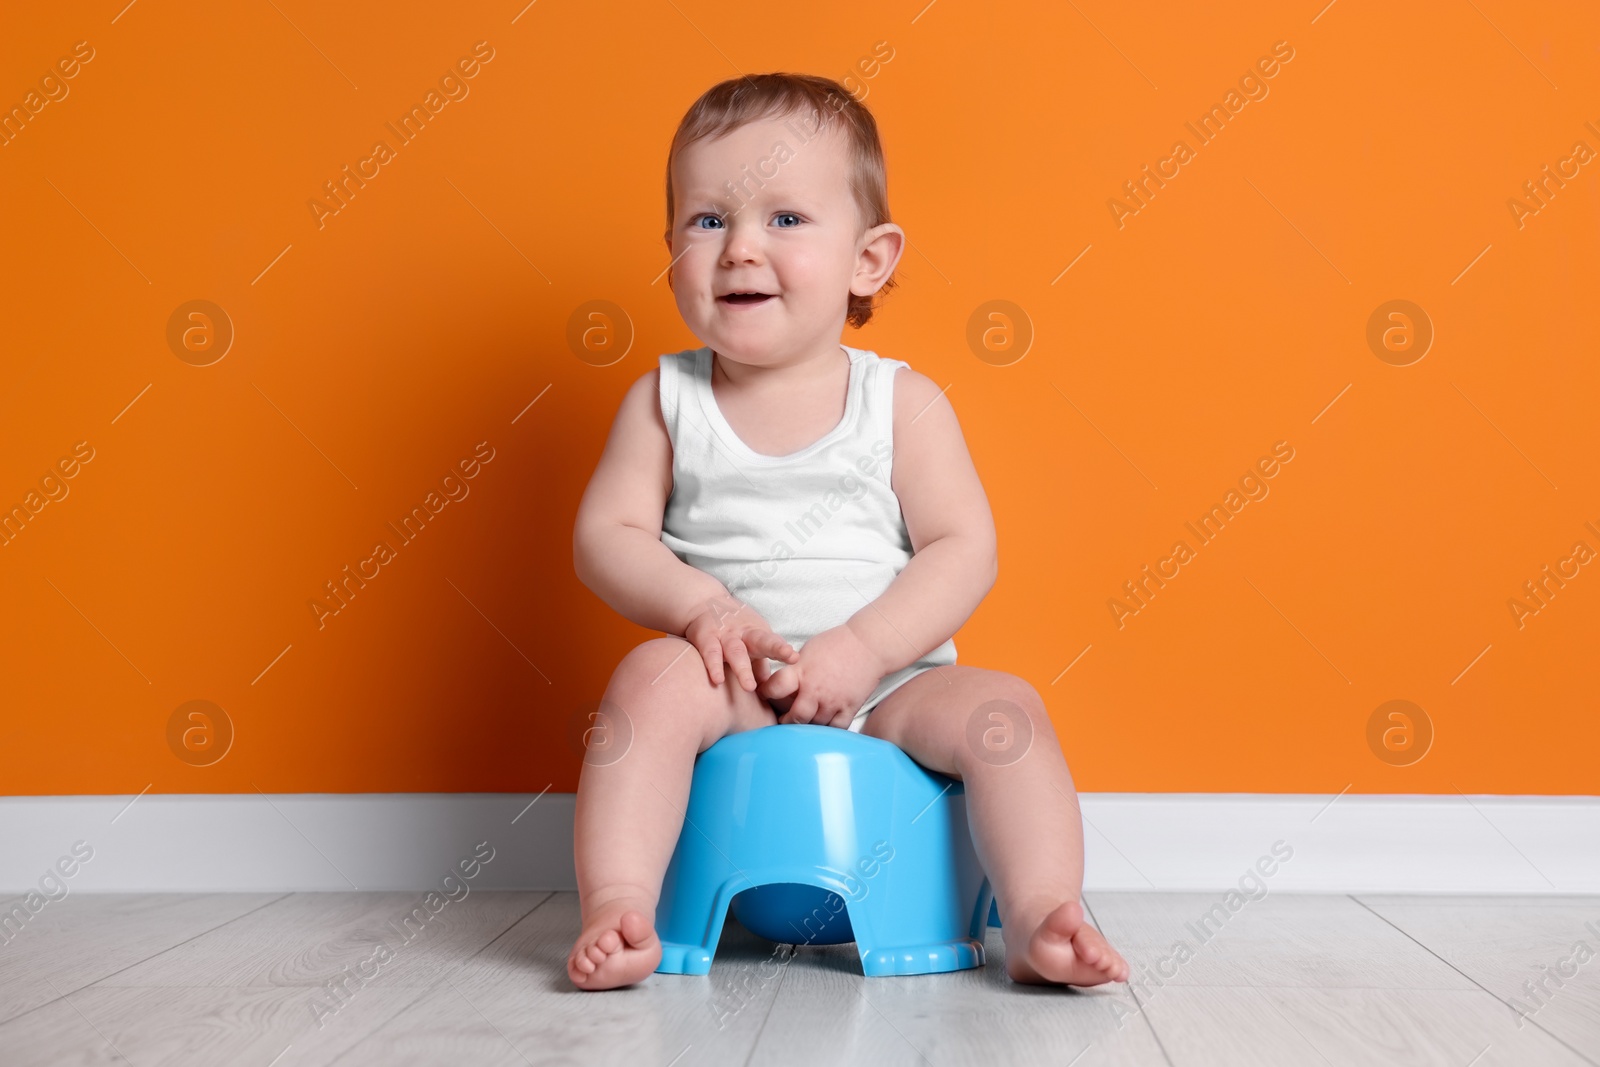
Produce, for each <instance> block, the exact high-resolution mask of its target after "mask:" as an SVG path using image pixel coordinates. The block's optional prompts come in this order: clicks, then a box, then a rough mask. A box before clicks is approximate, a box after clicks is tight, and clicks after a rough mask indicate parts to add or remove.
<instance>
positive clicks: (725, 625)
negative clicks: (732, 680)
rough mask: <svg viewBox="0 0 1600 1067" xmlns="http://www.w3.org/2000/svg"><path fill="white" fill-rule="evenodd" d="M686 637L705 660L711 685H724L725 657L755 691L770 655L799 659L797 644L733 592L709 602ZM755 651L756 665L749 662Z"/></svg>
mask: <svg viewBox="0 0 1600 1067" xmlns="http://www.w3.org/2000/svg"><path fill="white" fill-rule="evenodd" d="M683 636H684V640H686V641H688V642H689V643H690V644H691V645H693V646H694V647H695V649H696V650H698V651H699V653H700V658H701V659H703V660H705V664H706V674H707V675H709V676H710V678H711V684H712V685H721V684H722V679H723V672H722V663H723V661H724V660H726V661H727V662H728V664H729V665H730V666H731V667H732V668H733V673H734V674H736V675H738V676H739V682H740V684H741V685H742V686H743V687H744V689H745V691H746V692H753V691H754V690H755V688H756V685H757V684H758V683H760V682H762V681H764V680H765V679H766V677H767V673H768V672H767V669H766V663H767V659H766V658H767V657H768V656H771V657H772V658H773V659H781V660H783V661H784V662H786V663H794V662H796V661H797V660H799V658H800V653H798V652H796V651H795V650H794V646H793V645H791V644H789V642H787V641H785V640H784V639H783V638H781V637H779V636H778V635H777V634H775V633H773V632H772V627H771V626H769V625H768V624H767V620H766V619H763V618H762V617H761V615H760V614H759V613H758V612H757V611H756V609H755V608H752V607H751V606H750V605H749V604H746V603H744V602H743V601H741V600H738V599H736V598H735V597H733V596H731V595H730V596H726V597H716V598H714V599H712V600H711V601H709V602H708V603H707V605H706V607H705V610H703V611H701V612H700V614H698V615H696V616H695V617H694V618H693V619H691V620H690V621H689V625H688V627H687V628H685V630H684V633H683ZM752 652H754V653H755V654H756V656H757V664H758V666H757V667H756V668H752V667H751V665H750V654H751V653H752ZM757 670H759V671H760V677H759V678H758V677H757V676H756V671H757Z"/></svg>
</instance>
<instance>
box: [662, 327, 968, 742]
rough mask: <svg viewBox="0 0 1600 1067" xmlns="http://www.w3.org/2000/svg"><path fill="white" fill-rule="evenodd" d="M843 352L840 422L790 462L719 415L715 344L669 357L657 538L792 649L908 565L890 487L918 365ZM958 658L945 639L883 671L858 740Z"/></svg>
mask: <svg viewBox="0 0 1600 1067" xmlns="http://www.w3.org/2000/svg"><path fill="white" fill-rule="evenodd" d="M839 347H840V348H842V349H844V351H845V353H846V354H847V355H848V356H849V357H850V384H849V392H848V393H847V394H846V398H845V407H844V418H843V419H841V420H840V421H839V424H838V425H837V426H835V427H834V428H833V429H832V430H830V431H828V433H826V434H824V435H823V436H822V437H821V438H820V439H818V440H817V441H814V442H812V443H811V444H810V445H808V446H806V447H805V448H802V449H800V450H799V451H798V452H791V453H789V454H788V455H786V456H767V455H763V454H761V453H759V452H756V451H754V450H753V449H751V448H750V447H749V446H748V445H746V444H745V443H744V442H743V441H741V440H740V439H739V436H738V435H737V434H735V433H734V432H733V428H732V427H731V426H730V425H729V424H728V422H727V420H726V419H724V418H723V416H722V412H721V410H720V409H719V408H718V407H717V402H716V398H715V397H714V395H713V394H712V391H711V363H712V355H711V349H710V347H709V346H708V347H704V348H695V349H689V350H686V351H683V352H673V353H667V354H664V355H662V356H661V415H662V418H663V419H664V420H665V422H666V425H667V435H668V436H669V437H670V438H671V440H672V493H671V495H670V496H669V497H668V498H667V508H666V514H665V515H664V516H663V519H662V524H661V540H662V542H663V543H664V544H665V545H666V546H667V547H668V548H670V549H671V550H672V552H673V554H674V555H676V556H677V557H678V558H679V559H681V560H683V562H685V563H687V564H689V565H690V566H691V567H695V568H697V569H699V570H702V571H705V572H706V573H707V574H710V575H711V576H712V577H714V578H716V579H717V580H718V581H720V582H721V583H722V584H723V585H724V586H725V587H726V588H727V590H728V591H729V592H730V593H732V594H733V595H734V596H735V597H737V598H738V599H740V600H742V601H744V602H745V603H747V604H749V605H750V606H751V607H752V608H754V609H755V610H756V611H758V612H760V613H761V617H762V618H764V619H766V620H767V622H768V623H770V624H771V626H772V629H773V632H774V633H777V634H778V635H780V636H781V637H783V638H784V640H786V641H788V642H789V643H790V644H791V645H793V646H794V648H795V650H796V651H799V649H800V648H801V646H802V645H804V644H805V643H806V641H808V640H810V639H811V638H812V637H815V636H816V635H817V634H819V633H821V632H822V631H824V630H828V629H832V628H833V627H835V626H841V625H843V624H844V623H845V621H846V620H848V619H849V618H850V616H852V615H854V614H855V613H856V612H858V611H860V610H861V609H862V608H863V607H865V606H866V605H867V604H868V602H870V601H872V600H875V599H877V597H878V596H880V595H881V594H882V593H883V591H884V590H885V589H887V588H888V587H889V583H890V582H892V581H893V580H894V578H895V576H896V575H898V574H899V573H900V572H901V570H903V569H904V568H905V565H906V564H907V563H908V562H910V560H911V537H910V535H909V534H908V533H907V532H906V525H905V519H904V517H903V516H902V515H901V513H900V500H899V498H898V497H896V496H895V493H894V490H893V489H892V488H891V487H890V481H889V471H890V462H891V460H892V458H893V454H894V375H895V372H896V371H897V370H899V369H900V368H901V367H906V366H909V365H910V364H908V363H906V362H905V361H903V360H898V359H883V358H881V357H879V356H878V355H877V353H875V352H869V351H866V350H864V349H860V348H851V347H850V346H848V345H840V346H839ZM955 661H956V646H955V642H954V640H953V639H949V640H946V641H945V642H944V643H943V644H941V645H939V646H938V647H937V648H934V649H932V650H931V651H929V652H928V653H927V654H926V655H924V656H922V657H921V658H920V659H918V660H917V661H916V662H914V663H911V664H909V665H907V666H905V667H902V668H900V669H899V670H897V671H894V672H893V673H891V674H888V675H885V676H884V677H883V678H882V679H881V680H880V681H879V682H878V685H877V687H876V688H875V689H873V691H872V692H871V693H870V694H869V695H868V696H867V699H866V700H865V701H864V702H863V703H862V705H861V708H860V710H858V711H857V712H856V716H855V719H854V720H853V721H852V722H851V724H850V729H851V730H853V731H856V732H860V730H861V728H862V726H864V725H865V724H866V719H867V715H868V714H869V713H870V712H871V711H872V709H873V707H874V706H875V705H876V704H877V703H878V702H879V701H881V700H882V699H883V698H884V697H886V696H888V695H889V694H890V693H891V692H893V691H894V690H895V689H898V688H899V687H900V686H902V685H904V684H905V683H906V682H908V681H910V680H911V679H912V678H914V677H916V676H917V675H919V674H921V673H922V672H923V671H928V670H932V669H934V668H935V667H939V666H947V665H949V664H953V663H955ZM769 663H770V665H771V666H772V667H774V668H778V667H781V666H783V661H782V660H776V659H774V660H769ZM728 677H729V678H730V679H731V678H732V675H731V674H729V675H728Z"/></svg>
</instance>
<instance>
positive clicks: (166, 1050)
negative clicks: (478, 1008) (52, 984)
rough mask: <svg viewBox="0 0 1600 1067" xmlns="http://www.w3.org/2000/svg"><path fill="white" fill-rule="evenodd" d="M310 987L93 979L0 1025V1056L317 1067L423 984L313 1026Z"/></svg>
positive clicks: (18, 1065)
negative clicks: (95, 983) (128, 982)
mask: <svg viewBox="0 0 1600 1067" xmlns="http://www.w3.org/2000/svg"><path fill="white" fill-rule="evenodd" d="M311 992H312V990H308V989H306V988H304V987H299V986H252V987H244V988H231V987H227V986H158V987H131V986H90V987H89V988H87V989H83V990H80V991H78V992H77V993H73V994H71V996H70V997H69V998H67V999H65V1000H56V1001H53V1002H52V1003H50V1004H47V1005H45V1006H44V1007H42V1008H40V1009H39V1010H37V1011H32V1012H29V1013H28V1014H26V1015H24V1016H22V1017H21V1018H19V1019H16V1020H13V1021H12V1022H10V1023H6V1024H4V1025H0V1050H3V1051H0V1062H3V1063H5V1064H6V1067H35V1065H37V1067H62V1065H83V1067H101V1065H105V1067H112V1065H115V1067H129V1065H130V1064H131V1065H133V1067H154V1065H155V1064H166V1065H171V1067H190V1065H192V1067H218V1065H221V1064H251V1065H254V1067H267V1064H269V1063H272V1062H273V1061H274V1059H275V1058H276V1059H277V1067H323V1065H326V1064H328V1063H331V1062H332V1061H333V1060H334V1059H335V1058H336V1057H337V1056H338V1055H339V1054H340V1053H342V1052H344V1051H346V1050H347V1049H350V1048H351V1047H353V1046H356V1045H359V1044H360V1043H361V1042H362V1041H364V1040H366V1038H367V1036H368V1035H369V1034H370V1033H371V1032H372V1031H373V1030H375V1029H377V1028H378V1026H380V1025H382V1024H383V1023H384V1022H386V1021H387V1020H388V1019H390V1018H391V1017H393V1016H394V1015H396V1014H398V1013H399V1012H401V1011H403V1010H404V1009H405V1008H407V1007H408V1006H409V1005H410V1004H412V1003H413V1002H415V1001H416V999H417V998H418V996H420V995H421V993H422V992H423V991H422V990H418V989H408V988H402V987H399V986H396V987H394V988H390V989H365V990H362V991H361V992H360V993H359V994H358V995H356V996H354V997H352V998H351V999H350V1001H349V1002H348V1004H347V1005H346V1006H345V1007H344V1009H343V1010H341V1011H340V1012H339V1013H338V1014H337V1015H335V1016H332V1017H325V1018H324V1019H323V1025H322V1026H320V1027H319V1026H318V1025H317V1023H316V1021H315V1020H316V1017H315V1016H314V1015H313V1014H312V1012H311V1010H310V1004H309V995H310V993H311ZM285 1050H287V1052H286V1051H285ZM280 1057H281V1058H280Z"/></svg>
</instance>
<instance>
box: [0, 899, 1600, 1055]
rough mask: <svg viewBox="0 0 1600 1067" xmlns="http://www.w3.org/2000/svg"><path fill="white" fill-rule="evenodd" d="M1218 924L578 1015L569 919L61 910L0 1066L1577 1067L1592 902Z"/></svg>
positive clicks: (352, 907)
mask: <svg viewBox="0 0 1600 1067" xmlns="http://www.w3.org/2000/svg"><path fill="white" fill-rule="evenodd" d="M1218 899H1219V894H1215V893H1213V894H1204V893H1155V892H1150V893H1094V894H1089V895H1088V898H1087V901H1086V903H1087V904H1088V906H1089V911H1090V915H1091V917H1092V920H1093V921H1094V923H1095V925H1097V926H1099V927H1100V929H1102V930H1103V931H1105V932H1106V934H1107V935H1108V936H1109V937H1110V938H1111V940H1112V942H1113V943H1114V944H1116V945H1117V946H1119V947H1120V948H1121V950H1122V951H1123V953H1124V954H1125V955H1126V956H1127V957H1128V958H1129V960H1130V962H1132V963H1133V964H1134V967H1135V971H1136V974H1135V978H1136V983H1135V985H1134V986H1133V987H1132V988H1130V987H1128V986H1115V987H1099V988H1096V989H1093V990H1062V989H1041V988H1037V987H1030V986H1018V985H1015V984H1013V983H1011V982H1010V981H1009V980H1008V979H1007V978H1006V977H1005V971H1004V966H1003V962H1002V961H1003V953H1004V949H1003V946H1002V945H1001V942H1000V939H999V931H997V930H991V931H990V935H989V964H988V966H987V967H985V968H982V969H979V970H970V971H962V972H958V973H955V974H944V975H928V976H923V977H912V978H875V979H866V978H863V977H862V976H861V971H860V966H859V963H858V961H857V958H856V956H855V954H854V951H853V947H852V946H849V945H841V946H834V947H802V948H800V949H798V950H797V951H794V950H791V949H790V948H788V947H779V946H774V945H772V944H771V943H770V942H765V941H760V940H758V939H757V938H755V937H754V936H752V935H750V934H749V933H747V932H745V931H744V930H742V929H740V928H739V927H738V926H737V924H735V923H733V922H731V921H730V922H729V923H728V926H727V931H726V934H725V936H724V939H723V942H722V945H721V948H720V949H719V951H718V954H717V960H716V965H715V967H714V968H713V970H712V972H711V975H710V976H709V977H701V978H694V977H686V976H678V975H652V976H651V977H650V978H649V979H647V980H646V981H645V982H643V983H642V984H640V985H638V986H635V987H633V988H631V989H627V990H620V991H616V992H611V993H584V992H579V991H577V990H574V989H573V988H571V986H570V985H569V984H568V982H567V979H566V975H565V971H564V960H565V957H566V952H567V949H568V947H569V946H570V944H571V942H572V939H573V937H574V936H575V934H576V932H577V929H578V906H577V899H576V896H575V895H574V894H572V893H491V892H486V891H474V892H472V893H471V894H470V895H469V896H468V897H467V898H466V899H464V900H462V901H460V902H458V903H451V904H448V905H446V906H444V907H443V909H442V910H441V911H439V912H438V914H437V915H436V916H433V917H432V918H431V919H430V920H429V922H428V923H427V925H426V926H425V927H423V929H422V931H421V932H420V933H416V934H415V936H414V938H413V939H412V940H411V941H409V942H402V936H401V934H400V933H397V932H396V931H395V929H394V928H392V927H390V926H389V925H388V924H389V923H390V922H391V920H392V921H393V922H394V923H396V924H398V923H399V921H400V919H401V917H402V916H404V915H406V914H407V913H408V912H409V911H410V910H411V909H412V908H413V907H415V906H417V905H418V904H419V903H420V900H421V896H420V894H416V893H345V894H332V893H328V894H302V893H295V894H286V895H280V894H265V895H243V894H215V895H130V896H121V895H91V894H84V893H77V894H73V895H72V896H69V897H67V898H66V899H63V900H60V901H56V902H53V903H50V904H47V905H45V907H44V908H43V909H41V910H40V911H39V912H38V914H36V915H35V916H33V918H32V919H31V920H30V921H29V922H28V923H27V924H26V925H25V926H24V927H23V928H22V929H21V930H20V931H19V932H17V933H16V935H15V936H14V937H13V938H12V939H11V941H10V942H9V943H6V944H0V1063H3V1064H5V1065H6V1067H21V1065H24V1064H49V1065H51V1067H59V1065H66V1064H113V1063H116V1064H132V1065H133V1067H155V1065H157V1064H207V1065H230V1067H231V1065H236V1064H237V1065H249V1067H307V1065H311V1064H340V1065H341V1067H355V1065H360V1064H384V1065H393V1064H410V1063H416V1064H472V1065H474V1067H488V1065H501V1064H503V1065H506V1067H516V1065H519V1064H557V1063H572V1064H584V1065H594V1064H613V1063H622V1064H628V1065H630V1067H691V1065H694V1064H746V1063H750V1064H810V1063H825V1064H829V1065H842V1064H857V1063H861V1064H866V1063H871V1064H874V1065H885V1067H887V1065H895V1064H924V1063H926V1064H940V1065H943V1064H984V1065H988V1064H1023V1063H1051V1064H1061V1065H1079V1067H1096V1065H1101V1064H1170V1065H1184V1064H1196V1065H1200V1064H1226V1065H1229V1067H1238V1065H1244V1064H1315V1065H1320V1064H1335V1065H1343V1064H1352V1065H1357V1064H1359V1065H1371V1064H1391V1063H1394V1064H1400V1063H1403V1064H1439V1065H1441V1067H1469V1065H1470V1067H1489V1065H1491V1064H1505V1065H1512V1064H1516V1065H1521V1064H1537V1065H1551V1067H1560V1065H1567V1064H1573V1065H1576V1064H1585V1063H1586V1064H1591V1065H1596V1067H1600V958H1594V957H1591V955H1590V954H1589V953H1588V952H1580V953H1579V954H1578V955H1577V956H1574V947H1575V946H1576V945H1577V943H1578V942H1584V943H1585V945H1586V946H1587V948H1588V949H1593V950H1595V951H1596V952H1600V936H1597V933H1600V897H1536V898H1535V897H1419V896H1366V895H1360V896H1353V897H1352V896H1342V895H1339V896H1333V895H1330V896H1311V895H1296V894H1290V893H1286V892H1279V893H1272V894H1270V895H1268V896H1266V897H1264V898H1262V899H1260V900H1257V901H1251V902H1248V903H1246V904H1245V905H1244V906H1243V907H1242V908H1240V909H1239V911H1238V912H1237V913H1234V914H1232V915H1231V917H1230V918H1228V920H1227V921H1226V923H1225V924H1224V925H1223V926H1222V929H1221V930H1220V931H1219V932H1216V933H1215V934H1214V935H1212V936H1211V937H1210V938H1209V940H1205V941H1202V940H1201V938H1200V937H1199V936H1197V932H1196V931H1197V928H1198V925H1199V921H1200V918H1201V916H1202V915H1204V914H1205V913H1206V911H1207V910H1208V909H1209V908H1210V907H1211V905H1212V904H1214V903H1216V902H1217V900H1218ZM1591 923H1592V924H1593V926H1592V927H1590V926H1586V924H1591ZM1180 940H1181V941H1185V942H1187V943H1188V945H1189V947H1190V949H1191V950H1192V954H1191V955H1188V956H1187V957H1186V958H1185V959H1184V960H1183V961H1182V962H1181V963H1180V962H1178V961H1177V960H1176V959H1172V958H1169V959H1166V960H1165V961H1163V957H1166V956H1167V954H1168V952H1169V950H1170V948H1171V947H1172V946H1173V945H1174V943H1175V942H1178V941H1180ZM380 943H386V945H387V947H388V949H389V955H388V956H387V958H384V957H383V956H375V955H374V953H375V951H376V949H377V947H378V946H379V944H380ZM364 960H365V961H370V962H367V963H365V964H363V962H362V961H364ZM1158 961H1163V962H1160V966H1161V967H1162V969H1163V970H1164V972H1165V974H1166V975H1168V976H1169V977H1165V978H1163V977H1161V975H1160V974H1158V973H1157V972H1156V971H1155V969H1154V968H1156V967H1157V965H1158ZM345 968H348V969H349V970H348V971H347V970H345ZM1574 968H1576V973H1575V974H1574V973H1573V970H1574ZM357 970H360V971H362V972H363V973H365V974H366V975H367V976H368V980H367V981H366V982H365V983H364V984H363V983H362V982H360V980H359V979H356V978H349V979H348V984H347V987H346V988H347V990H348V991H347V992H346V993H345V995H344V997H343V999H342V1000H340V999H335V998H334V997H333V995H332V994H331V993H329V992H328V991H327V989H326V986H325V984H324V983H326V982H327V981H328V980H330V979H332V978H336V977H339V976H342V975H347V974H353V973H355V972H356V971H357ZM1561 971H1565V972H1566V974H1567V975H1568V976H1569V977H1561V982H1562V984H1561V985H1560V986H1559V987H1558V986H1557V985H1556V982H1555V980H1554V979H1550V978H1547V979H1546V980H1545V987H1546V988H1547V989H1548V990H1549V991H1550V992H1549V994H1548V995H1547V996H1544V997H1543V998H1542V1003H1541V1002H1535V1001H1531V1000H1529V999H1528V998H1527V994H1526V991H1525V990H1524V989H1523V983H1524V982H1525V981H1527V980H1529V979H1539V978H1540V977H1542V976H1545V975H1547V974H1555V975H1557V976H1560V972H1561ZM1513 1003H1521V1004H1522V1005H1523V1011H1524V1012H1526V1013H1528V1015H1527V1017H1526V1018H1523V1017H1519V1015H1518V1014H1517V1013H1516V1012H1514V1011H1513V1010H1512V1007H1511V1005H1512V1004H1513ZM317 1005H321V1007H320V1008H319V1007H317Z"/></svg>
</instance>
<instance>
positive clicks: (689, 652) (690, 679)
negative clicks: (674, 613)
mask: <svg viewBox="0 0 1600 1067" xmlns="http://www.w3.org/2000/svg"><path fill="white" fill-rule="evenodd" d="M696 682H699V683H702V684H704V685H706V686H708V687H709V685H710V684H711V679H710V678H709V677H707V676H706V669H705V663H704V662H703V661H702V660H701V659H700V653H699V651H698V650H697V649H696V648H695V647H694V646H693V645H691V644H690V643H689V642H688V641H685V640H684V639H683V638H681V637H673V636H671V635H668V636H666V637H656V638H652V639H651V640H649V641H644V642H641V643H640V644H637V645H635V646H634V647H633V648H632V649H631V650H629V652H628V654H627V655H626V656H623V657H622V662H621V663H618V664H617V669H616V670H615V671H613V672H611V687H612V689H614V690H616V689H628V690H643V691H647V692H654V693H660V692H668V691H677V690H680V689H681V688H682V687H683V686H685V685H688V684H692V683H696Z"/></svg>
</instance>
